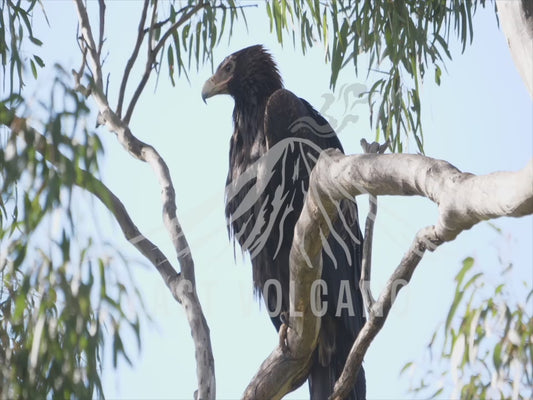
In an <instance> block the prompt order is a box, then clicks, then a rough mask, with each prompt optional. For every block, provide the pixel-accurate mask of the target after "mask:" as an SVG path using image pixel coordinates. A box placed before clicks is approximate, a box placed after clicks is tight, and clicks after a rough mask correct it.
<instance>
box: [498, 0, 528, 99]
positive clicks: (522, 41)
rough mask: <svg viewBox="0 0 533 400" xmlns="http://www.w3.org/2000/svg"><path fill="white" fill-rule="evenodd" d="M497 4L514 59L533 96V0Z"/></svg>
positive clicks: (504, 1) (512, 0)
mask: <svg viewBox="0 0 533 400" xmlns="http://www.w3.org/2000/svg"><path fill="white" fill-rule="evenodd" d="M496 6H497V7H498V15H499V17H500V24H501V27H502V30H503V33H504V35H505V38H506V39H507V44H508V45H509V50H510V51H511V55H512V57H513V61H514V63H515V65H516V68H517V69H518V72H520V76H521V77H522V79H523V80H524V82H525V84H526V87H527V90H528V91H529V94H530V95H531V97H533V2H532V1H531V0H498V1H496Z"/></svg>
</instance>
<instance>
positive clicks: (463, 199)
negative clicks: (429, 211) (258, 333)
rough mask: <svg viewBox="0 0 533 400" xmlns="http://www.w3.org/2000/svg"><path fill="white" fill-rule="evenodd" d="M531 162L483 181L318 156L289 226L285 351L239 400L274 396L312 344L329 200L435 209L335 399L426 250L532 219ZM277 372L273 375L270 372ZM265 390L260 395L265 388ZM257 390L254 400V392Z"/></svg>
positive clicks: (358, 158) (441, 167) (440, 167)
mask: <svg viewBox="0 0 533 400" xmlns="http://www.w3.org/2000/svg"><path fill="white" fill-rule="evenodd" d="M532 182H533V160H532V161H531V162H530V163H529V164H528V165H527V166H526V167H525V168H523V169H522V170H520V171H516V172H495V173H492V174H489V175H484V176H475V175H472V174H469V173H463V172H461V171H459V170H458V169H457V168H455V167H454V166H453V165H451V164H449V163H447V162H445V161H441V160H435V159H432V158H429V157H425V156H422V155H411V154H386V155H379V154H362V155H352V156H344V155H343V154H342V153H340V152H339V151H338V150H328V151H326V152H324V153H322V155H321V157H320V159H319V161H318V163H317V165H316V166H315V168H314V169H313V172H312V174H311V181H310V186H309V192H308V195H307V197H306V201H305V205H304V208H303V210H302V214H301V215H300V218H299V220H298V223H297V225H296V228H295V237H294V241H293V245H292V250H291V260H290V261H291V282H293V283H294V290H292V291H291V315H290V323H289V328H288V330H287V339H286V343H288V350H287V351H285V353H283V351H282V349H281V348H277V349H275V350H274V352H273V353H272V354H271V355H270V356H269V358H268V359H267V360H266V361H265V362H264V363H263V364H262V365H261V367H260V370H259V372H258V373H257V374H256V376H255V377H254V379H253V380H252V382H251V383H250V385H249V386H248V389H247V390H246V392H245V395H244V398H245V399H248V398H261V399H263V398H265V399H266V398H280V397H281V396H282V395H284V394H285V393H287V392H288V391H289V390H290V388H291V387H292V386H293V385H294V383H295V382H298V381H300V380H301V376H302V371H303V370H305V368H303V367H302V366H301V365H295V366H294V368H292V369H291V368H290V367H287V366H290V365H291V363H294V364H297V360H300V361H301V362H303V364H304V365H305V363H306V362H307V361H308V360H309V357H310V355H311V354H312V351H313V350H314V348H315V346H316V338H317V335H318V331H319V328H320V320H319V319H318V318H317V317H316V316H315V315H313V313H312V312H311V310H310V305H309V303H310V301H309V299H311V297H310V296H311V285H312V283H313V281H314V280H315V279H319V278H320V274H321V265H320V254H321V251H322V243H321V239H320V238H321V235H323V236H325V237H327V236H328V234H329V228H328V223H327V221H330V220H332V219H334V218H335V213H336V212H337V208H336V207H335V202H337V201H340V200H342V199H344V198H352V197H353V196H357V195H359V194H363V193H369V194H371V195H373V196H379V195H400V196H405V195H419V196H424V197H427V198H428V199H430V200H432V201H433V202H435V203H436V204H437V205H438V207H439V218H438V221H437V223H436V224H435V226H431V227H427V228H425V229H422V230H421V231H420V232H419V233H418V234H417V236H416V238H415V239H414V241H413V244H412V245H411V247H410V249H409V250H408V252H407V253H406V255H405V256H404V257H403V259H402V261H401V263H400V264H399V266H398V267H397V269H396V270H395V271H394V273H393V274H392V276H391V277H390V279H389V281H388V282H387V284H386V286H385V288H384V289H383V291H382V293H381V295H380V296H379V299H378V301H377V302H376V303H375V304H374V305H373V306H372V307H371V312H370V316H369V319H368V321H367V323H366V325H365V326H364V328H363V329H362V330H361V332H360V333H359V335H358V337H357V340H356V342H355V343H354V346H353V348H352V350H351V352H350V355H349V357H348V361H347V363H346V366H345V369H344V372H343V374H342V376H341V377H340V379H339V381H338V382H337V384H336V386H335V391H334V393H333V395H332V397H331V398H333V399H342V398H343V397H344V396H345V395H346V393H348V391H349V390H350V389H351V388H352V387H353V384H354V382H355V377H356V376H357V374H356V372H357V370H358V369H359V368H360V366H361V363H362V360H363V357H364V354H365V353H366V350H367V349H368V346H369V345H370V343H371V342H372V340H373V339H374V337H375V336H376V334H377V333H378V332H379V330H380V329H381V327H382V326H383V324H384V322H385V319H386V317H387V315H388V312H389V310H390V308H391V306H392V303H393V301H394V299H395V296H396V294H397V292H398V290H399V289H401V287H403V286H404V285H406V284H407V282H409V280H410V278H411V276H412V274H413V272H414V269H415V268H416V266H417V265H418V263H419V261H420V260H421V258H422V256H423V254H424V252H425V251H426V250H430V251H433V250H435V249H436V248H437V247H438V246H439V245H440V244H441V243H443V242H445V241H450V240H454V239H455V238H456V237H457V235H458V234H459V233H460V232H462V231H463V230H466V229H469V228H471V227H472V226H473V225H474V224H476V223H478V222H480V221H483V220H487V219H491V218H496V217H500V216H514V217H519V216H525V215H529V214H532V213H533V186H532ZM278 371H280V372H279V373H278ZM263 388H269V391H268V392H267V391H266V389H263ZM259 389H261V390H263V391H261V394H263V393H268V394H267V395H265V396H263V395H261V396H260V397H254V395H255V393H256V392H254V390H259Z"/></svg>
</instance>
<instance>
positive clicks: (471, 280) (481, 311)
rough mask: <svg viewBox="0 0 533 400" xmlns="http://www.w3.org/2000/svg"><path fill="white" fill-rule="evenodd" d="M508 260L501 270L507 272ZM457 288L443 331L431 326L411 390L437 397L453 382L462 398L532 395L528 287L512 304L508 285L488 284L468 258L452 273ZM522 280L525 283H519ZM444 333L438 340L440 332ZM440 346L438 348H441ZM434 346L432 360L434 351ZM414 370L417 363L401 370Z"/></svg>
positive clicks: (532, 320)
mask: <svg viewBox="0 0 533 400" xmlns="http://www.w3.org/2000/svg"><path fill="white" fill-rule="evenodd" d="M511 268H512V266H511V265H509V266H508V267H507V268H506V269H505V270H504V272H503V273H504V274H510V271H511ZM455 280H456V282H457V284H456V290H455V296H454V299H453V302H452V304H451V306H450V311H449V313H448V316H447V318H446V322H445V324H444V331H443V332H440V331H435V333H434V334H433V337H432V339H431V341H430V343H429V345H428V353H429V356H430V363H429V364H430V365H427V364H424V365H421V366H420V367H421V368H423V369H424V371H425V372H424V373H423V376H422V377H421V378H418V377H417V378H416V380H417V381H418V382H417V383H415V384H414V386H413V387H412V389H411V390H412V391H413V392H415V393H419V394H421V395H423V396H424V397H428V395H429V397H431V398H436V397H438V396H439V395H442V394H443V393H444V391H445V390H446V386H445V383H446V382H448V381H449V380H450V379H451V382H448V385H449V386H452V387H454V392H453V394H452V396H451V397H454V398H459V397H460V398H461V399H484V398H511V397H512V398H521V399H522V398H523V399H527V398H531V397H532V396H533V390H532V388H533V345H532V339H533V315H532V314H531V310H532V309H533V291H532V290H531V288H529V290H530V291H529V294H528V295H527V297H526V298H525V299H524V301H523V303H522V302H519V303H517V304H515V305H513V306H511V304H512V302H511V298H512V297H511V293H510V288H509V285H508V284H507V283H505V282H507V281H508V280H505V281H504V283H501V284H498V285H496V286H495V287H488V285H487V281H486V279H485V275H484V274H483V273H482V272H476V268H475V263H474V259H472V258H470V257H468V258H466V259H465V260H464V261H463V266H462V268H461V269H460V271H459V273H458V274H457V276H456V278H455ZM524 285H526V288H527V285H528V284H526V283H524ZM442 335H443V336H444V337H443V339H442V338H441V336H442ZM440 346H442V347H440ZM435 350H436V352H437V356H436V359H434V357H433V352H434V351H435ZM408 371H409V372H411V373H412V374H414V375H415V376H418V375H417V364H416V363H414V362H409V363H407V364H406V365H405V366H404V368H403V369H402V373H405V372H408Z"/></svg>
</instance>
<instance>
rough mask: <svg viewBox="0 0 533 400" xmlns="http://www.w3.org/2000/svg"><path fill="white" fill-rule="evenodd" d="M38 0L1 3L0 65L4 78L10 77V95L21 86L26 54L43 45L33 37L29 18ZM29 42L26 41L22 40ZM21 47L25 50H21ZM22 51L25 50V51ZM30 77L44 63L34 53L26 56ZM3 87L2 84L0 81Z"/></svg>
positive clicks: (8, 0)
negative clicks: (30, 72) (0, 65)
mask: <svg viewBox="0 0 533 400" xmlns="http://www.w3.org/2000/svg"><path fill="white" fill-rule="evenodd" d="M37 3H39V1H38V0H30V1H24V2H22V1H21V0H18V1H16V2H14V1H12V0H0V62H1V64H2V71H3V74H2V75H3V79H4V80H5V78H6V77H9V89H10V90H9V92H10V93H15V92H19V93H20V90H21V89H22V87H23V86H24V68H26V67H27V65H25V62H26V59H27V58H28V57H27V55H25V53H27V52H28V50H29V49H31V52H32V53H33V51H34V50H35V49H36V48H37V47H39V46H41V45H42V42H41V41H40V40H39V39H37V38H36V37H35V36H34V34H33V29H32V23H31V18H32V14H33V11H34V8H35V6H36V5H37ZM26 38H27V39H28V40H29V43H28V41H26V40H25V39H26ZM23 44H24V45H25V47H26V48H25V49H23ZM24 50H25V51H24ZM29 62H30V67H31V71H32V74H33V76H34V77H35V78H36V77H37V71H38V70H37V67H41V68H42V67H43V66H44V61H43V60H42V59H41V57H39V56H38V55H36V54H32V55H31V56H30V57H29ZM2 83H3V84H5V81H4V82H2Z"/></svg>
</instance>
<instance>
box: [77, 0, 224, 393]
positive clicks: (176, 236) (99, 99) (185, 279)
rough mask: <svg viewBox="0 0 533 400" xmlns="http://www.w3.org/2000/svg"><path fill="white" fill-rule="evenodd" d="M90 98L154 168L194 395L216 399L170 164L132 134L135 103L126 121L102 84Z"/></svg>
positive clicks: (95, 62)
mask: <svg viewBox="0 0 533 400" xmlns="http://www.w3.org/2000/svg"><path fill="white" fill-rule="evenodd" d="M74 2H75V4H76V8H77V11H78V16H79V24H80V27H81V32H82V36H83V40H84V41H85V42H86V43H87V44H88V47H89V53H88V55H87V57H88V59H89V62H90V64H91V66H92V67H91V72H92V74H93V77H94V79H95V81H99V82H101V76H102V71H101V65H100V59H99V58H98V53H97V52H96V51H91V47H92V48H94V38H93V36H92V32H91V29H90V21H89V17H88V15H87V10H86V9H85V6H84V5H83V4H82V2H81V0H74ZM190 15H192V14H190ZM190 15H189V16H190ZM182 18H185V15H184V16H182ZM180 21H182V23H183V22H184V21H185V20H184V19H183V20H182V19H180ZM161 46H162V45H161ZM156 49H157V50H156ZM160 49H161V47H158V46H156V48H154V49H153V52H155V53H153V57H155V56H156V55H157V51H159V50H160ZM150 71H151V69H148V64H147V70H146V71H145V75H144V76H143V78H142V79H141V83H140V84H139V86H138V88H137V91H136V92H135V95H134V100H135V101H136V99H137V98H138V97H139V96H140V92H141V91H142V89H143V88H144V84H145V83H146V81H147V79H148V78H147V76H146V74H149V73H150ZM143 82H144V83H143ZM91 95H92V97H93V98H94V100H95V102H96V104H97V106H98V109H99V113H100V115H101V121H102V122H104V123H105V125H106V127H107V128H108V129H109V130H110V131H111V132H114V133H115V134H116V135H117V138H118V140H119V142H120V144H121V145H122V146H123V147H124V148H125V149H126V150H127V151H128V152H129V153H130V154H131V155H132V156H134V157H135V158H137V159H139V160H142V161H145V162H147V163H148V164H149V165H150V166H151V167H152V169H153V171H154V173H155V175H156V177H157V179H158V181H159V184H160V186H161V194H162V205H163V222H164V224H165V227H166V229H167V231H168V233H169V236H170V239H171V240H172V244H173V245H174V249H175V251H176V254H177V259H178V262H179V264H180V267H181V277H182V279H181V280H180V281H177V280H174V281H173V282H174V284H173V285H170V286H169V288H170V290H171V292H172V294H173V296H174V297H175V298H176V299H177V300H178V301H181V302H182V304H183V306H184V309H185V313H186V315H187V318H188V321H189V326H190V327H191V334H192V337H193V340H194V345H195V356H196V362H197V369H196V372H197V379H198V391H197V393H196V395H195V396H196V397H197V398H199V399H204V400H210V399H215V397H216V388H215V369H214V359H213V352H212V348H211V341H210V335H209V327H208V326H207V322H206V320H205V317H204V315H203V311H202V308H201V306H200V302H199V300H198V296H197V293H196V279H195V273H194V262H193V258H192V255H191V251H190V248H189V245H188V243H187V240H186V238H185V235H184V233H183V230H182V228H181V225H180V223H179V221H178V218H177V215H176V199H175V197H176V196H175V191H174V186H173V184H172V179H171V177H170V172H169V170H168V167H167V164H166V163H165V161H164V160H163V159H162V158H161V156H160V155H159V153H158V152H157V151H156V150H155V149H154V148H153V147H152V146H150V145H148V144H146V143H143V142H142V141H140V140H138V139H137V138H136V137H135V136H134V135H133V134H132V132H131V131H130V129H129V127H128V123H127V121H128V120H129V117H131V113H132V112H133V106H134V101H133V100H132V104H130V107H129V108H128V113H127V115H126V118H124V119H121V118H120V117H119V116H118V115H117V114H116V113H115V112H114V111H113V110H112V109H111V108H110V106H109V104H108V101H107V98H106V96H105V95H104V93H103V88H102V85H101V84H97V85H95V87H93V88H92V91H91ZM128 116H129V117H128ZM185 292H187V293H189V296H188V297H186V299H187V301H186V302H185V301H184V300H183V298H181V299H180V297H179V294H180V293H185Z"/></svg>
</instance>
